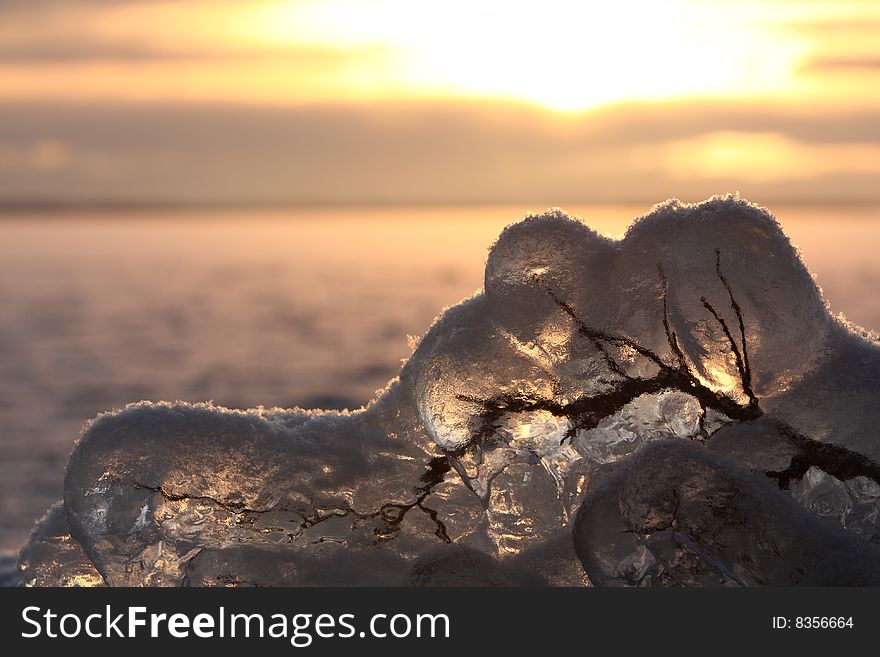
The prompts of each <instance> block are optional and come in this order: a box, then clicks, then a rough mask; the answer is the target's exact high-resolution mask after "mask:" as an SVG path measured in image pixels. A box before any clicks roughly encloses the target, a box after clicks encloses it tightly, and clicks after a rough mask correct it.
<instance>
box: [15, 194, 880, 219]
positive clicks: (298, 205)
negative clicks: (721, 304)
mask: <svg viewBox="0 0 880 657" xmlns="http://www.w3.org/2000/svg"><path fill="white" fill-rule="evenodd" d="M751 200H753V201H755V202H758V203H760V204H761V205H764V206H769V207H771V208H772V207H773V206H786V207H854V208H857V207H866V208H867V207H876V206H880V198H877V199H868V198H862V199H846V200H844V199H820V200H810V199H803V198H801V199H751ZM657 202H658V199H656V198H651V199H636V198H632V199H616V200H583V199H557V200H554V201H546V200H545V201H535V200H496V201H491V200H475V201H469V200H452V201H445V200H422V201H409V200H365V201H333V202H330V201H317V200H316V201H235V202H217V201H155V200H137V199H135V200H119V201H116V200H82V201H79V200H77V201H66V200H21V201H18V200H16V201H2V200H0V217H2V216H4V215H10V214H44V215H45V214H59V215H63V214H76V213H83V212H94V213H98V214H103V213H111V212H113V213H119V212H131V213H137V212H169V213H174V212H189V211H193V210H219V211H237V210H298V209H303V210H323V209H326V210H334V209H350V208H374V209H381V208H408V207H411V208H432V207H436V208H456V207H461V208H465V207H505V206H509V207H535V208H548V207H562V208H565V207H567V206H568V207H575V206H627V205H643V206H645V207H646V208H650V207H651V206H653V205H654V204H656V203H657Z"/></svg>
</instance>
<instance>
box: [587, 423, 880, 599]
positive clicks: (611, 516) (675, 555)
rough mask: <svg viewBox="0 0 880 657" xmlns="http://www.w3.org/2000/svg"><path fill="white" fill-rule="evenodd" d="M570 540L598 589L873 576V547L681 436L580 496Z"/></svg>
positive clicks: (856, 580)
mask: <svg viewBox="0 0 880 657" xmlns="http://www.w3.org/2000/svg"><path fill="white" fill-rule="evenodd" d="M756 537H759V540H756ZM574 540H575V545H576V547H577V551H578V555H579V556H580V558H581V561H582V562H583V564H584V567H585V569H586V571H587V574H588V575H589V577H590V579H591V580H592V581H593V583H595V584H600V585H608V586H627V585H628V586H682V585H684V586H693V585H732V586H753V585H759V584H770V585H785V586H787V585H793V584H805V585H806V584H811V585H866V584H870V585H876V584H877V583H878V582H880V570H878V568H877V564H878V563H880V545H875V544H871V543H868V542H865V541H863V540H862V539H860V538H859V537H857V536H855V535H854V534H851V533H848V532H846V531H845V530H844V529H843V528H842V527H840V526H839V525H835V524H833V523H829V522H827V521H823V520H822V519H821V518H819V517H817V516H816V515H815V514H812V513H810V512H809V511H808V510H806V509H804V508H803V507H801V506H800V505H799V504H798V503H797V502H795V500H793V499H792V497H791V496H790V495H788V494H786V493H784V492H782V491H780V490H778V488H777V487H776V486H775V485H774V483H773V482H772V481H771V480H770V479H768V478H766V477H763V476H762V475H760V474H759V473H756V472H754V471H751V470H746V469H740V468H739V467H737V466H736V465H735V464H734V463H733V462H732V461H729V460H726V459H724V458H722V457H719V456H718V455H716V454H713V453H712V452H710V451H709V450H706V449H704V448H702V447H700V446H698V445H696V444H694V443H688V442H685V441H672V440H665V441H658V442H655V443H652V444H651V445H649V446H647V447H645V448H644V449H642V450H641V451H640V452H638V453H637V454H636V455H634V456H633V457H632V458H630V459H628V460H627V461H625V462H622V463H621V464H620V465H619V466H618V467H617V468H616V470H615V471H614V473H613V475H612V476H611V477H609V478H608V479H607V480H606V481H605V482H604V483H603V484H602V485H601V486H599V487H597V488H596V489H594V490H593V491H592V492H591V493H590V494H589V495H588V496H587V498H586V500H585V502H584V504H583V506H582V507H581V510H580V512H579V513H578V515H577V519H576V521H575V525H574Z"/></svg>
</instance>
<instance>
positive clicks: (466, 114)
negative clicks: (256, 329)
mask: <svg viewBox="0 0 880 657" xmlns="http://www.w3.org/2000/svg"><path fill="white" fill-rule="evenodd" d="M878 82H880V3H876V2H872V1H871V0H839V1H837V2H815V1H808V0H738V1H736V2H733V1H728V0H714V1H709V0H707V1H699V0H663V1H661V0H656V1H655V0H634V1H631V2H621V3H608V2H559V1H552V0H545V1H544V2H541V3H521V2H515V1H509V0H508V1H507V2H489V1H481V0H471V1H464V0H447V2H444V3H433V2H430V3H429V2H419V1H417V0H372V1H369V0H300V1H293V2H291V1H288V2H281V1H277V0H265V1H260V0H250V1H245V0H239V1H233V0H217V1H215V2H201V1H195V0H194V1H190V2H186V1H176V2H165V1H155V0H154V1H150V2H142V1H133V0H118V1H114V2H110V1H108V0H66V1H62V0H32V1H29V2H22V3H6V4H4V5H3V7H2V8H0V200H6V201H14V200H28V199H29V200H41V199H43V200H45V199H56V200H62V201H64V200H158V201H178V200H179V201H209V202H213V201H217V202H230V201H232V202H249V201H273V202H274V201H282V202H283V201H293V202H296V201H301V202H360V201H370V202H386V201H387V202H395V201H399V202H414V201H425V202H433V201H449V202H471V201H488V202H493V201H514V202H515V201H518V200H521V199H525V198H526V197H528V198H529V200H545V199H546V200H547V201H548V202H550V203H553V202H556V201H558V202H568V201H572V200H577V201H581V202H583V201H591V200H597V201H614V200H633V199H647V200H650V199H654V200H659V198H658V196H659V197H666V196H670V195H678V196H680V197H683V198H689V199H690V198H700V197H702V196H706V195H708V194H711V193H718V192H726V191H735V190H740V191H742V192H743V193H744V194H746V195H749V196H752V197H757V198H756V200H765V199H766V200H774V199H780V200H834V201H839V200H853V201H861V200H876V199H877V198H880V185H878V184H877V183H878V182H880V134H878V133H880V128H878V126H880V120H878V119H880V84H878ZM536 197H537V198H536Z"/></svg>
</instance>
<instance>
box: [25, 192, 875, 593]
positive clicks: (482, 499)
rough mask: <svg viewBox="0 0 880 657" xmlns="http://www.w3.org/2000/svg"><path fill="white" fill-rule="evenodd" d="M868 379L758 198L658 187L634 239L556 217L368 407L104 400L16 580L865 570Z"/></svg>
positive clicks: (553, 581) (851, 343)
mask: <svg viewBox="0 0 880 657" xmlns="http://www.w3.org/2000/svg"><path fill="white" fill-rule="evenodd" d="M878 394H880V347H878V345H877V344H875V343H874V342H871V341H870V340H869V339H867V338H865V337H864V336H863V335H859V334H857V333H854V332H851V331H850V328H849V327H847V326H844V325H843V324H841V323H839V322H836V321H835V320H834V319H832V318H831V317H830V316H829V314H828V312H827V309H826V305H825V302H824V300H823V299H822V296H821V294H820V293H819V290H818V288H817V287H816V284H815V282H814V281H813V279H812V277H811V276H810V274H809V272H808V271H807V269H806V267H805V266H804V264H803V263H802V262H801V260H800V258H799V256H798V253H797V251H796V250H795V249H794V248H793V247H792V245H791V244H790V243H789V241H788V239H787V238H786V237H785V235H784V234H783V232H782V230H781V228H780V226H779V224H778V223H777V222H776V221H775V219H773V217H772V216H771V215H770V214H769V213H768V212H767V211H766V210H764V209H762V208H759V207H757V206H755V205H752V204H750V203H747V202H745V201H742V200H740V199H738V198H735V197H718V198H713V199H710V200H708V201H706V202H703V203H699V204H694V205H689V204H684V203H680V202H678V201H668V202H666V203H664V204H661V205H659V206H657V207H655V208H654V209H653V210H652V211H651V212H650V213H649V214H648V215H646V216H644V217H641V218H639V219H637V220H636V221H635V222H634V223H633V225H632V226H631V227H630V228H629V230H628V231H627V233H626V235H625V236H624V237H623V238H622V239H619V240H614V239H609V238H606V237H603V236H600V235H598V234H597V233H596V232H595V231H593V230H591V229H590V228H588V227H587V226H586V225H585V224H583V223H582V222H581V221H580V220H578V219H575V218H572V217H569V216H567V215H565V214H564V213H563V212H562V211H560V210H551V211H549V212H547V213H545V214H542V215H534V216H529V217H527V218H526V219H525V220H523V221H521V222H519V223H517V224H514V225H511V226H510V227H508V228H506V229H505V230H504V231H503V233H502V234H501V236H500V237H499V238H498V241H497V242H496V243H495V245H494V246H493V247H492V249H491V251H490V253H489V257H488V260H487V263H486V274H485V287H484V290H483V291H480V292H478V293H477V294H475V295H474V296H473V297H471V298H469V299H466V300H465V301H463V302H462V303H460V304H458V305H457V306H454V307H452V308H450V309H448V310H446V311H445V312H444V313H443V314H442V315H441V316H440V317H439V318H438V319H437V320H436V321H435V323H434V324H433V326H432V327H431V328H430V330H429V331H428V332H427V334H426V335H425V336H424V337H423V338H422V339H421V341H420V342H419V343H418V346H417V348H416V349H415V351H414V353H413V354H412V356H411V357H410V358H409V360H408V361H407V362H406V363H405V364H404V366H403V367H402V369H401V371H400V374H399V376H398V377H397V378H395V379H394V380H393V381H391V382H390V383H389V385H388V386H387V387H386V388H385V389H384V390H383V391H382V392H381V394H379V396H377V398H376V399H375V400H373V401H372V402H371V403H370V404H369V405H368V406H367V407H365V408H362V409H359V410H357V411H353V412H348V411H344V412H323V411H306V410H302V409H265V408H256V409H251V410H248V411H233V410H229V409H223V408H219V407H215V406H212V405H210V404H195V405H191V404H184V403H146V402H144V403H141V404H136V405H132V406H129V407H127V408H125V409H122V410H118V411H114V412H112V413H108V414H105V415H102V416H100V417H98V418H97V419H96V420H94V421H93V422H92V423H90V425H89V426H88V428H87V430H86V432H85V434H84V435H83V437H82V439H81V440H80V441H79V443H78V445H77V447H76V449H75V451H74V453H73V455H72V456H71V459H70V463H69V466H68V469H67V477H66V481H65V487H64V500H63V505H61V506H58V507H56V508H54V509H53V510H52V512H51V513H50V515H49V516H47V519H46V520H44V521H43V523H42V524H41V525H40V526H39V527H38V529H37V531H36V532H35V533H34V535H33V537H32V538H31V541H30V542H29V544H28V546H27V547H26V548H25V550H24V551H23V552H22V558H21V568H22V574H23V579H24V581H25V583H27V584H37V585H60V584H65V585H66V584H96V585H97V584H105V583H106V584H110V585H138V586H140V585H162V586H177V585H205V586H207V585H211V586H215V585H248V584H255V585H264V584H291V585H303V584H331V583H332V584H365V583H388V584H399V583H411V584H417V585H431V584H446V583H466V581H467V580H470V581H472V582H473V583H479V584H485V585H490V584H499V585H500V584H518V583H542V584H547V585H580V584H584V583H585V581H586V579H585V570H584V567H586V574H589V576H590V577H591V578H592V579H593V583H594V584H615V585H616V584H624V585H649V584H650V585H667V584H694V585H697V584H721V585H738V584H760V583H820V584H822V583H860V582H868V581H871V582H876V581H877V577H878V575H880V565H878V564H880V562H878V560H877V559H876V551H875V548H876V545H874V543H875V542H876V541H877V540H878V494H877V491H878V489H880V466H878V462H880V440H878V438H877V433H876V427H877V426H878V424H880V406H878V405H877V403H876V400H877V397H878ZM795 498H797V500H800V501H801V502H802V503H803V504H801V503H799V502H798V501H797V500H796V499H795ZM579 508H580V511H578V509H579ZM713 510H718V513H717V514H714V511H713ZM575 514H577V521H576V522H575V523H574V539H573V538H572V536H573V535H572V519H573V518H574V517H575ZM713 514H714V515H713ZM823 515H825V516H832V517H833V518H835V519H837V524H836V525H835V524H834V522H831V521H830V520H828V519H827V518H825V519H823V518H822V517H821V516H823ZM841 523H842V524H843V525H844V527H845V528H844V527H841V526H840V524H841ZM847 530H848V531H847ZM756 535H759V536H762V537H766V540H762V541H758V542H756V541H754V537H755V536H756ZM575 548H577V552H576V550H575ZM578 555H580V558H578ZM857 558H858V559H862V558H864V559H863V561H860V562H858V564H855V563H854V562H853V561H852V560H853V559H857ZM825 561H828V563H830V564H832V565H827V564H826V565H823V564H824V563H825ZM352 564H356V567H354V566H352ZM525 574H527V575H525Z"/></svg>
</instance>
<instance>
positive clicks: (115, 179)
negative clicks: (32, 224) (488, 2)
mask: <svg viewBox="0 0 880 657" xmlns="http://www.w3.org/2000/svg"><path fill="white" fill-rule="evenodd" d="M756 135H757V136H756ZM722 137H724V138H725V139H726V141H725V139H722ZM44 140H55V141H58V142H60V143H63V144H65V147H66V148H67V149H68V151H69V152H70V153H73V154H75V155H76V156H75V157H73V156H71V158H70V159H69V162H68V163H67V165H66V166H65V167H64V168H63V169H57V170H54V171H52V172H51V185H49V184H47V176H49V175H50V172H48V171H45V170H44V171H39V170H35V169H33V168H32V167H26V166H22V167H20V168H15V167H8V166H7V167H6V171H5V172H4V175H3V176H2V177H0V198H3V199H6V200H9V199H21V198H34V197H40V198H44V197H46V196H47V195H48V196H51V197H53V198H57V199H62V200H64V199H68V200H70V199H89V200H94V199H115V200H126V199H137V200H144V199H147V200H160V201H210V202H250V201H257V202H321V203H325V202H327V203H333V202H344V203H357V202H401V203H406V202H508V201H509V202H539V201H540V202H543V203H546V204H550V205H553V204H561V203H566V202H573V201H618V200H637V201H641V200H653V199H656V198H658V197H663V196H668V195H669V194H678V195H680V196H682V197H685V198H696V197H699V196H707V195H709V194H711V193H713V192H721V191H725V190H731V189H732V190H735V189H740V190H741V191H743V192H744V193H749V194H751V195H752V196H754V197H755V198H758V199H760V200H765V199H771V198H773V199H777V198H780V197H782V198H783V199H784V200H791V199H792V198H801V197H803V198H809V199H816V198H829V197H833V198H866V197H871V198H876V197H877V191H876V184H875V179H876V171H875V170H874V169H872V168H871V167H867V168H865V167H866V166H867V165H864V164H859V163H857V162H855V161H854V160H852V157H851V156H854V155H858V156H859V157H870V156H871V154H872V153H875V152H876V149H877V147H878V144H880V111H875V110H859V111H855V110H853V111H829V110H824V109H822V108H812V109H805V108H801V107H791V106H789V107H784V106H779V107H771V108H769V109H768V108H767V107H766V106H764V105H760V104H756V105H752V106H749V105H744V104H741V105H737V106H733V107H731V106H728V105H724V104H720V103H719V104H714V103H702V104H698V103H665V104H641V105H625V106H617V107H614V108H606V109H603V110H597V111H593V112H587V113H583V114H580V115H575V116H566V117H560V116H559V115H557V114H553V113H551V112H545V111H541V110H538V109H536V108H533V107H529V106H525V105H511V104H502V103H495V104H486V103H467V102H458V103H413V104H361V105H345V104H337V105H313V106H300V107H266V106H248V105H233V104H176V105H175V104H157V103H152V104H125V103H117V104H90V103H80V104H73V103H71V104H64V105H51V104H24V103H8V104H6V105H0V143H2V144H5V145H6V148H7V150H9V149H13V150H15V151H16V152H24V151H26V150H27V149H28V148H30V147H31V146H32V145H33V144H34V143H38V142H41V141H44ZM725 144H726V146H725ZM737 144H738V145H737ZM724 148H733V149H734V152H733V155H731V154H730V152H728V153H727V155H725V154H724V152H723V149H724ZM719 149H720V150H719ZM719 153H720V155H719ZM842 155H846V156H848V157H849V161H850V163H849V164H847V163H846V162H847V160H846V159H845V158H842ZM823 160H827V161H828V162H825V163H824V164H823ZM832 160H833V161H832ZM762 162H763V164H762ZM88 163H91V164H88ZM101 163H104V164H101ZM108 163H112V166H111V165H109V164H108ZM768 167H771V168H773V169H780V168H785V167H788V169H787V170H786V171H787V173H786V175H785V176H780V175H778V174H776V173H774V171H768ZM756 171H764V172H765V173H767V175H761V176H758V175H755V172H756ZM822 180H827V181H831V180H833V181H834V186H833V187H830V186H829V185H817V184H816V183H817V181H822Z"/></svg>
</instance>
